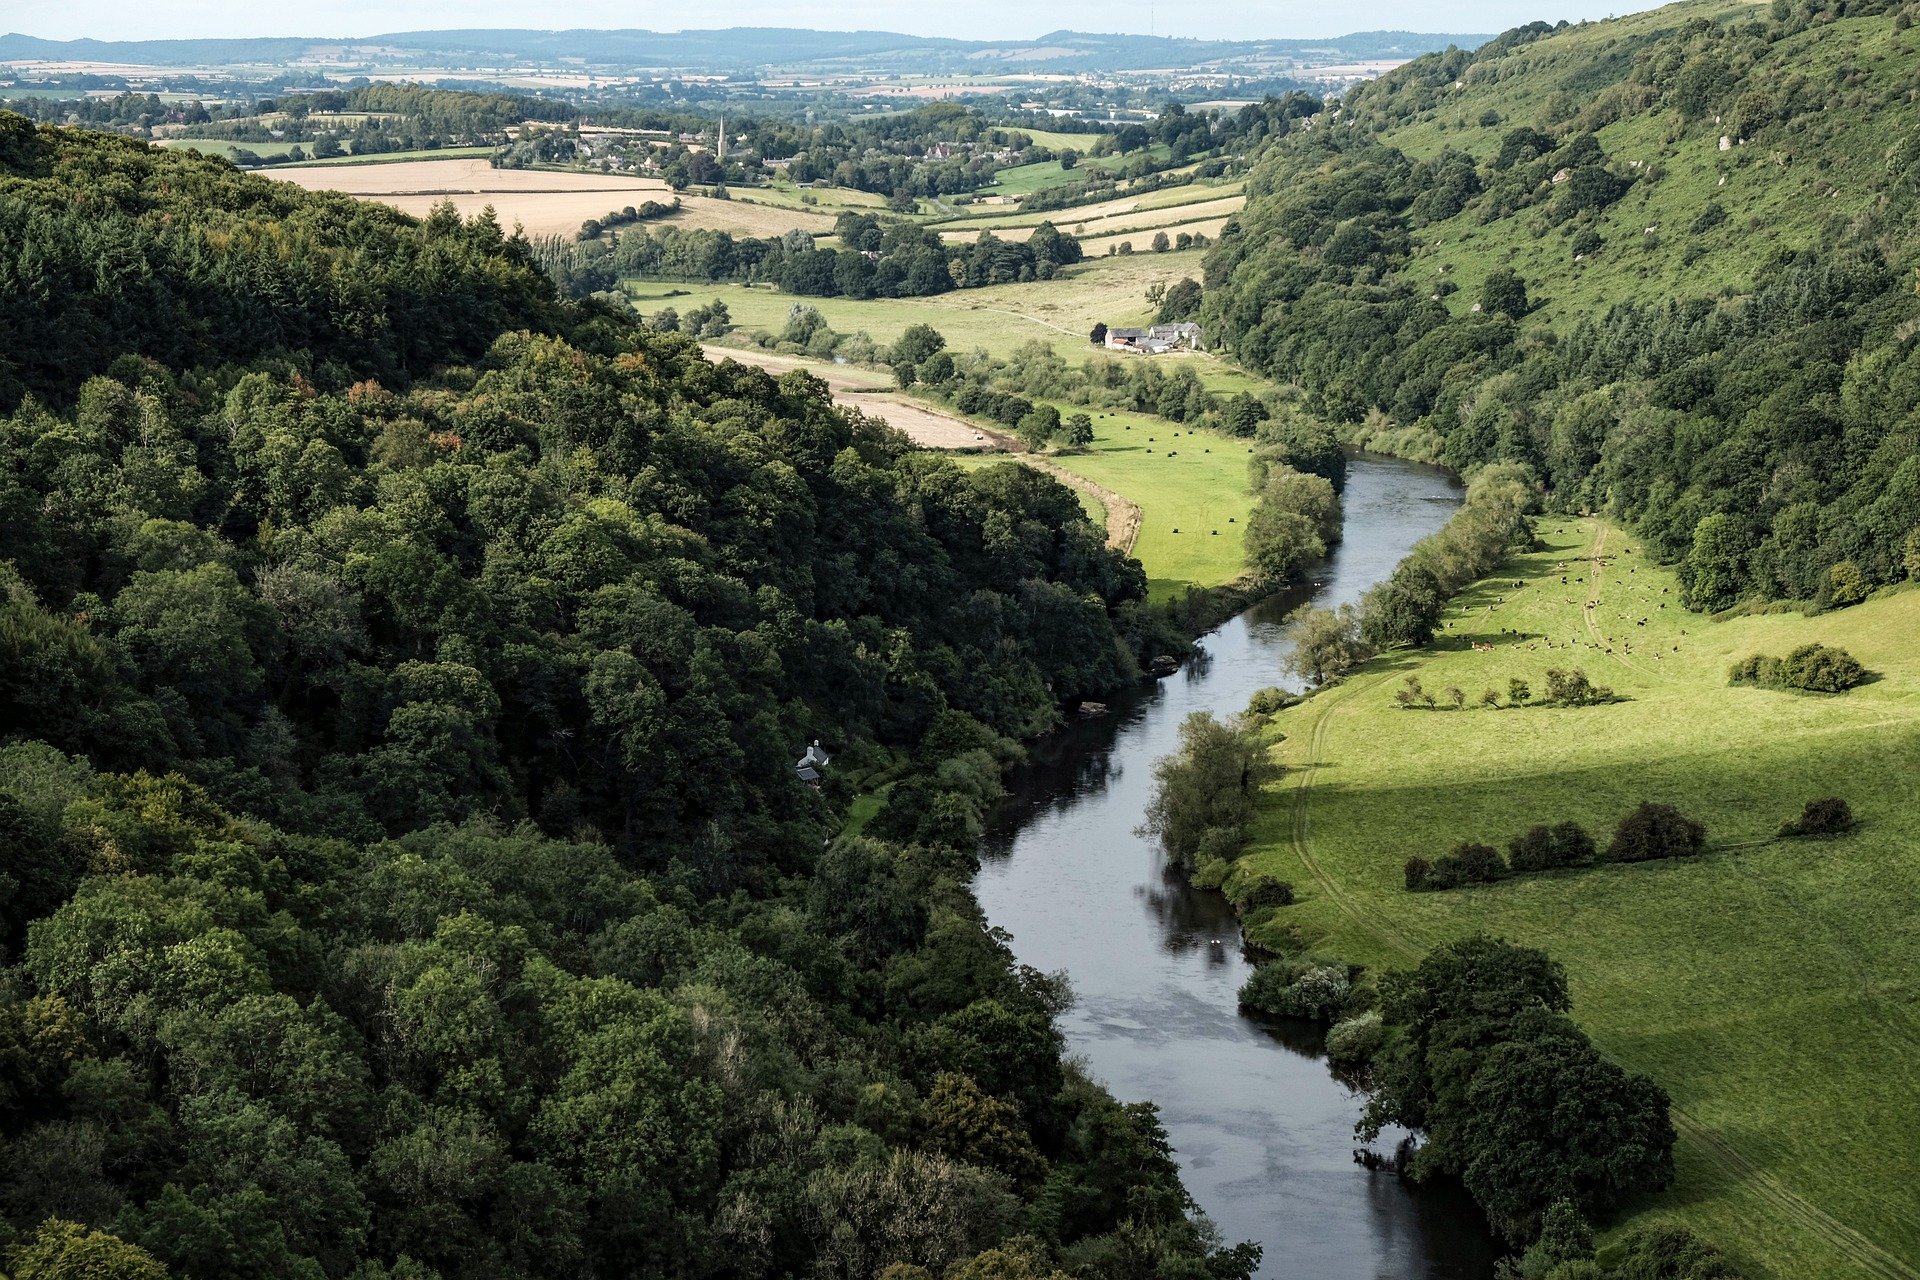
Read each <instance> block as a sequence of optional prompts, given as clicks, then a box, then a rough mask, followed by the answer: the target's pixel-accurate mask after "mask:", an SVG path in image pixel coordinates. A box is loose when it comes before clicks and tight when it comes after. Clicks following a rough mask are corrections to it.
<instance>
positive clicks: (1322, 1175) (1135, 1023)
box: [974, 456, 1497, 1280]
mask: <svg viewBox="0 0 1920 1280" xmlns="http://www.w3.org/2000/svg"><path fill="white" fill-rule="evenodd" d="M1460 496H1461V492H1460V487H1459V485H1458V484H1457V483H1456V482H1455V481H1453V480H1452V479H1451V478H1450V477H1449V476H1447V475H1446V474H1445V473H1443V472H1440V471H1437V470H1434V469H1432V468H1427V467H1420V466H1416V465H1414V464H1411V463H1405V462H1399V461H1396V460H1393V459H1387V458H1378V457H1371V456H1360V457H1356V458H1354V459H1353V460H1352V464H1351V469H1350V471H1349V472H1348V478H1347V489H1346V495H1345V501H1346V527H1345V540H1344V541H1343V542H1342V543H1341V545H1340V546H1339V547H1338V548H1337V550H1336V552H1335V554H1334V555H1333V557H1332V558H1331V560H1329V562H1328V563H1327V564H1326V565H1325V566H1323V567H1322V569H1321V570H1320V573H1319V575H1318V581H1316V582H1315V583H1314V584H1313V585H1312V586H1309V587H1305V588H1302V589H1300V590H1299V591H1296V592H1294V593H1291V594H1290V595H1287V596H1283V597H1280V598H1277V599H1274V600H1269V601H1267V602H1265V603H1263V604H1261V605H1258V606H1256V607H1254V608H1253V609H1251V610H1249V611H1247V612H1246V613H1243V614H1241V615H1240V616H1239V617H1237V618H1234V619H1233V620H1231V621H1229V622H1227V623H1226V624H1224V625H1223V626H1221V627H1220V628H1218V629H1217V630H1215V631H1214V632H1213V633H1211V634H1210V635H1208V636H1207V637H1206V638H1205V639H1204V640H1203V641H1202V642H1201V653H1200V655H1199V657H1197V658H1196V659H1195V660H1194V661H1193V662H1191V663H1190V664H1188V665H1187V666H1186V667H1184V668H1183V669H1182V670H1181V671H1180V672H1179V673H1178V674H1176V675H1174V676H1172V677H1171V678H1169V679H1166V680H1162V681H1159V682H1158V683H1156V684H1154V685H1151V686H1147V687H1144V688H1142V689H1141V690H1140V691H1138V692H1133V693H1128V694H1124V695H1121V696H1119V697H1117V698H1115V699H1114V700H1113V702H1111V703H1110V704H1109V713H1108V714H1107V715H1105V716H1103V717H1100V718H1098V719H1093V720H1086V721H1081V722H1079V723H1077V724H1074V725H1073V726H1071V727H1069V728H1067V729H1064V730H1062V731H1061V732H1059V733H1057V734H1054V735H1052V736H1050V737H1049V738H1047V739H1046V740H1044V741H1043V742H1040V743H1038V744H1036V745H1035V747H1034V749H1033V752H1032V760H1031V762H1030V763H1029V764H1027V765H1025V766H1023V767H1021V768H1020V769H1018V770H1016V771H1015V772H1014V774H1013V775H1012V777H1011V778H1010V779H1009V789H1010V792H1011V794H1010V796H1009V798H1008V800H1007V802H1006V803H1005V804H1004V805H1002V806H1001V808H1000V809H999V811H998V812H997V813H996V815H995V817H994V820H993V821H992V823H991V824H990V826H989V829H988V832H987V839H986V845H985V848H984V850H983V856H982V867H981V871H980V874H979V877H978V878H977V879H976V881H975V885H974V888H975V892H976V893H977V894H978V895H979V899H980V903H981V906H982V907H983V908H984V909H985V911H986V914H987V918H988V920H990V921H991V922H992V923H993V924H995V925H998V926H1000V927H1001V928H1004V929H1006V930H1008V931H1009V932H1010V933H1011V934H1012V935H1013V949H1014V952H1015V954H1016V955H1018V956H1019V958H1020V959H1021V961H1023V962H1024V963H1026V964H1030V965H1033V966H1034V967H1035V968H1038V969H1042V970H1045V971H1048V972H1055V971H1059V970H1065V971H1066V972H1067V974H1068V975H1069V976H1070V978H1071V980H1072V984H1073V990H1074V993H1075V996H1076V1000H1075V1004H1074V1007H1073V1009H1072V1010H1071V1011H1069V1012H1068V1013H1067V1014H1066V1015H1065V1017H1064V1018H1063V1019H1062V1025H1063V1029H1064V1031H1065V1033H1066V1037H1067V1042H1068V1046H1069V1049H1070V1051H1071V1052H1072V1053H1074V1054H1077V1055H1079V1056H1080V1057H1082V1058H1084V1059H1085V1060H1086V1061H1087V1062H1088V1064H1089V1065H1090V1067H1091V1069H1092V1072H1093V1074H1094V1075H1095V1076H1097V1077H1098V1078H1099V1079H1101V1080H1102V1081H1104V1082H1105V1083H1106V1085H1107V1086H1108V1087H1109V1088H1110V1089H1111V1090H1112V1091H1113V1093H1114V1094H1115V1095H1116V1096H1118V1097H1119V1098H1120V1099H1121V1100H1123V1101H1135V1100H1138V1099H1151V1100H1152V1101H1154V1102H1155V1103H1157V1104H1159V1106H1160V1109H1161V1119H1162V1121H1163V1122H1164V1123H1165V1125H1166V1127H1167V1132H1168V1134H1169V1136H1170V1137H1171V1138H1172V1140H1173V1144H1174V1147H1175V1151H1176V1155H1177V1157H1178V1159H1179V1162H1180V1168H1181V1173H1182V1176H1183V1177H1184V1178H1185V1180H1186V1185H1187V1188H1188V1189H1189V1190H1190V1191H1191V1192H1192V1194H1193V1196H1194V1198H1195V1199H1196V1200H1197V1201H1198V1202H1199V1204H1200V1207H1201V1208H1202V1209H1203V1210H1205V1211H1206V1213H1207V1214H1208V1216H1209V1217H1211V1218H1212V1219H1213V1221H1214V1222H1215V1223H1216V1224H1218V1226H1219V1227H1220V1229H1221V1233H1222V1236H1223V1237H1224V1239H1225V1240H1226V1241H1227V1242H1229V1243H1231V1242H1233V1241H1236V1240H1256V1241H1258V1242H1260V1243H1261V1244H1262V1245H1263V1246H1264V1247H1265V1258H1264V1260H1263V1263H1262V1266H1261V1270H1260V1274H1261V1275H1262V1276H1268V1277H1290V1278H1291V1277H1299V1278H1301V1280H1306V1278H1308V1277H1312V1278H1314V1280H1384V1278H1388V1277H1391V1278H1393V1280H1399V1278H1401V1277H1421V1276H1433V1277H1450V1278H1451V1277H1463V1278H1474V1280H1478V1278H1481V1277H1486V1276H1490V1275H1491V1274H1492V1271H1493V1263H1494V1259H1495V1258H1496V1256H1497V1253H1496V1251H1495V1249H1494V1246H1493V1244H1492V1242H1491V1240H1490V1239H1489V1237H1488V1236H1487V1233H1486V1230H1485V1227H1484V1223H1483V1220H1482V1219H1481V1218H1480V1215H1479V1213H1478V1211H1477V1210H1476V1209H1475V1208H1474V1206H1473V1205H1472V1203H1471V1202H1470V1201H1469V1200H1468V1199H1467V1198H1466V1196H1465V1194H1464V1192H1461V1191H1459V1190H1458V1189H1457V1188H1450V1189H1438V1188H1416V1187H1413V1186H1410V1185H1408V1184H1405V1183H1403V1182H1401V1181H1400V1180H1399V1179H1397V1178H1395V1177H1394V1176H1393V1175H1391V1174H1387V1173H1369V1172H1367V1171H1366V1170H1365V1169H1363V1168H1361V1167H1360V1166H1358V1165H1356V1164H1354V1163H1353V1158H1352V1152H1353V1148H1354V1141H1353V1123H1354V1121H1355V1119H1356V1118H1358V1116H1359V1113H1360V1109H1361V1105H1362V1099H1361V1098H1360V1097H1359V1096H1358V1095H1356V1094H1355V1093H1354V1092H1352V1091H1351V1090H1349V1089H1348V1088H1346V1087H1345V1086H1343V1085H1342V1084H1340V1083H1339V1082H1338V1081H1337V1080H1335V1079H1334V1077H1333V1076H1332V1075H1331V1074H1330V1073H1329V1071H1328V1070H1327V1066H1326V1063H1325V1061H1324V1059H1323V1056H1322V1053H1321V1046H1320V1036H1319V1034H1318V1033H1317V1032H1316V1031H1315V1030H1314V1029H1313V1028H1312V1027H1310V1026H1307V1025H1305V1024H1298V1023H1286V1022H1283V1021H1280V1020H1273V1021H1270V1022H1265V1023H1262V1022H1256V1021H1254V1020H1252V1019H1250V1018H1248V1017H1246V1016H1243V1015H1242V1014H1241V1013H1240V1012H1239V1008H1238V1003H1237V1001H1236V999H1235V993H1236V992H1238V990H1239V988H1240V984H1241V983H1242V982H1244V981H1245V980H1246V978H1247V975H1248V974H1249V973H1250V972H1251V966H1250V965H1249V964H1248V962H1247V961H1246V959H1245V958H1244V957H1243V956H1242V954H1241V948H1240V938H1239V927H1238V925H1237V923H1236V922H1235V919H1234V915H1233V910H1232V908H1231V907H1230V906H1229V905H1228V904H1227V902H1226V900H1225V899H1224V898H1222V897H1221V896H1220V895H1219V894H1217V893H1212V892H1199V891H1195V890H1193V889H1192V888H1190V887H1188V886H1187V885H1186V884H1185V883H1184V881H1183V879H1182V878H1180V877H1177V876H1170V875H1168V874H1167V869H1166V860H1165V858H1164V856H1163V855H1162V854H1161V852H1160V850H1159V848H1158V847H1157V845H1156V844H1155V843H1154V842H1153V841H1151V840H1148V839H1146V838H1143V837H1141V836H1139V835H1136V834H1135V828H1136V827H1138V826H1139V824H1140V820H1141V817H1142V815H1143V814H1144V813H1145V811H1146V805H1147V800H1148V796H1149V792H1150V789H1151V786H1152V781H1153V765H1154V762H1155V761H1156V760H1158V759H1160V758H1161V757H1162V756H1164V755H1167V754H1169V753H1170V752H1171V751H1172V750H1173V749H1174V745H1175V740H1176V734H1177V731H1178V728H1179V725H1180V722H1181V720H1183V719H1184V718H1185V717H1186V716H1187V715H1188V714H1190V713H1191V712H1195V711H1211V712H1213V713H1214V714H1215V715H1219V716H1228V715H1233V714H1236V713H1238V712H1240V711H1242V710H1244V709H1245V707H1246V705H1247V700H1248V698H1250V697H1251V696H1252V695H1253V693H1254V691H1255V690H1258V689H1261V688H1264V687H1267V686H1269V685H1276V684H1286V683H1288V681H1287V680H1286V678H1285V677H1284V676H1283V675H1282V673H1281V667H1280V663H1281V660H1282V658H1283V657H1284V656H1285V655H1286V652H1287V648H1288V642H1287V638H1286V635H1285V633H1284V628H1283V627H1282V626H1281V620H1282V619H1283V618H1284V617H1285V616H1286V614H1287V613H1288V612H1290V611H1291V610H1292V609H1294V608H1295V607H1297V606H1298V605H1299V604H1300V603H1301V602H1302V601H1304V600H1312V601H1313V602H1315V603H1318V604H1339V603H1342V602H1347V601H1354V600H1357V599H1358V598H1359V597H1360V594H1361V593H1362V592H1363V591H1365V590H1366V589H1367V588H1368V587H1370V586H1372V585H1373V584H1375V583H1376V582H1379V581H1381V580H1382V579H1384V578H1385V577H1386V576H1387V575H1388V574H1390V573H1391V572H1392V571H1393V568H1394V566H1395V565H1396V564H1398V563H1399V562H1400V560H1401V559H1402V558H1403V557H1404V556H1405V555H1406V553H1407V551H1408V549H1409V548H1410V547H1412V546H1413V544H1414V543H1415V542H1417V541H1419V540H1420V539H1421V538H1423V537H1425V536H1426V535H1427V534H1429V533H1432V532H1433V531H1434V530H1435V529H1438V528H1439V527H1440V526H1441V524H1443V523H1444V522H1445V521H1446V519H1447V517H1448V516H1449V515H1451V514H1452V512H1453V511H1454V509H1455V508H1456V507H1457V506H1458V505H1459V502H1460ZM1214 939H1219V940H1220V941H1221V943H1222V944H1223V945H1221V946H1219V947H1215V946H1212V945H1210V944H1211V942H1212V940H1214ZM1383 1141H1384V1139H1383Z"/></svg>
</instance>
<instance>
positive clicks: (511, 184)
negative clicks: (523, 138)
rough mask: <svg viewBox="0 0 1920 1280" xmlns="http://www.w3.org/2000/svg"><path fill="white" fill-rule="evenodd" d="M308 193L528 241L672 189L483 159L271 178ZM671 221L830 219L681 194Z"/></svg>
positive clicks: (767, 223) (281, 172) (815, 224)
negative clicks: (465, 220)
mask: <svg viewBox="0 0 1920 1280" xmlns="http://www.w3.org/2000/svg"><path fill="white" fill-rule="evenodd" d="M270 176H271V177H274V178H278V179H280V180H281V181H283V182H293V183H297V184H298V185H300V186H302V187H305V188H307V189H308V190H309V191H338V192H342V193H343V194H346V195H350V196H354V197H356V198H357V199H361V200H375V201H378V202H379V203H381V204H385V205H391V206H393V207H394V208H396V209H398V210H400V211H401V212H402V213H410V214H412V215H414V216H415V217H419V218H423V217H425V216H426V215H427V214H429V213H431V212H432V211H433V208H434V206H436V205H438V204H439V203H441V202H442V201H444V200H451V201H452V202H453V205H454V207H455V208H456V209H458V210H460V212H461V214H462V215H464V216H466V217H472V216H474V215H475V214H478V213H479V212H480V211H481V210H483V209H486V208H488V207H491V208H492V209H493V212H494V216H495V217H497V218H498V219H499V220H500V223H501V225H502V226H506V227H512V226H514V225H516V224H517V225H519V226H520V227H521V228H522V229H523V230H525V231H526V233H527V234H528V235H530V236H547V235H571V234H573V233H574V232H576V231H578V230H579V229H580V224H581V223H583V222H585V221H586V220H587V219H589V218H598V217H600V216H601V215H602V214H605V213H608V212H611V211H613V210H615V209H619V208H621V207H623V206H625V205H630V204H634V205H637V204H640V203H642V202H643V201H647V200H657V201H659V202H661V203H663V204H664V203H666V202H668V201H670V200H672V199H673V191H672V189H671V188H670V187H668V186H667V184H666V183H664V182H661V181H659V180H658V179H654V178H635V177H627V176H622V175H618V174H602V173H565V172H557V171H554V170H550V169H495V168H493V167H492V166H490V165H489V164H488V163H487V162H486V160H484V159H480V158H468V159H458V160H414V161H405V162H402V163H398V164H380V165H366V166H359V165H314V166H286V167H283V168H278V169H275V170H273V171H272V172H271V174H270ZM669 221H671V223H672V224H673V225H675V226H681V227H707V228H713V229H715V230H724V231H733V232H737V233H740V234H743V235H756V236H766V235H779V234H780V233H782V232H785V231H790V230H792V229H793V228H795V227H804V228H805V229H807V230H809V231H827V230H831V229H832V226H833V219H832V218H830V217H828V216H826V215H823V214H817V213H805V212H800V211H797V210H789V209H777V208H771V207H768V206H766V205H760V204H752V203H749V202H747V201H745V200H715V199H712V198H711V197H707V196H684V195H683V196H682V197H681V201H680V212H679V213H678V214H676V215H674V216H673V218H671V219H670V220H669Z"/></svg>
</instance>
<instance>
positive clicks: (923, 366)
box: [914, 351, 954, 387]
mask: <svg viewBox="0 0 1920 1280" xmlns="http://www.w3.org/2000/svg"><path fill="white" fill-rule="evenodd" d="M914 371H915V373H917V374H918V375H919V378H920V381H922V382H925V383H930V384H932V385H933V386H936V387H937V386H939V385H940V384H941V383H944V382H951V381H953V374H954V365H953V356H952V355H951V354H949V353H948V352H945V351H936V352H934V353H933V354H932V355H930V356H928V357H927V358H926V359H925V360H922V361H921V362H920V363H919V365H918V366H916V367H915V370H914Z"/></svg>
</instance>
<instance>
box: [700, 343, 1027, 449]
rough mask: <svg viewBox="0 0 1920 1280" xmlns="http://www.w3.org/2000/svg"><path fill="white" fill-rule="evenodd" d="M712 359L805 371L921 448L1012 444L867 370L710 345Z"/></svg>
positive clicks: (849, 404)
mask: <svg viewBox="0 0 1920 1280" xmlns="http://www.w3.org/2000/svg"><path fill="white" fill-rule="evenodd" d="M702 350H703V351H705V352H706V355H707V358H708V359H709V360H714V361H719V360H737V361H739V362H740V363H741V364H750V365H753V366H755V367H756V368H760V369H765V370H766V371H767V372H768V373H770V374H772V375H773V376H774V377H776V378H777V377H779V376H780V375H781V374H783V373H791V372H792V371H793V370H795V369H805V370H806V371H807V372H808V373H811V374H812V375H813V376H814V377H816V378H819V379H820V380H821V381H823V382H825V383H826V384H827V387H828V389H829V390H831V391H832V392H833V399H834V402H835V403H836V404H841V405H845V406H846V407H848V408H851V409H858V410H860V412H862V413H864V414H866V415H867V416H868V417H871V418H880V419H882V420H884V421H885V422H886V423H887V425H888V426H890V427H892V428H893V429H894V430H896V431H899V432H901V433H903V434H904V435H906V437H907V438H908V439H910V440H912V441H913V442H914V443H915V444H917V445H921V446H923V447H925V448H928V449H1004V448H1007V447H1009V442H1008V441H1007V440H1006V439H1005V438H1003V437H1001V436H1000V435H998V434H997V433H994V432H990V431H987V430H985V429H983V428H981V427H977V426H975V425H974V424H973V423H971V422H968V421H966V420H964V419H962V418H957V417H954V416H953V415H952V414H948V413H943V412H941V411H940V410H939V409H936V408H934V407H933V406H931V405H925V404H921V403H920V402H918V401H916V400H913V399H911V398H909V397H908V396H907V395H905V394H904V393H902V392H900V391H898V390H896V389H894V386H893V383H892V380H891V379H889V378H887V377H886V376H885V375H882V374H877V373H872V372H869V371H868V370H865V369H853V368H848V367H845V366H840V365H830V364H821V363H820V362H818V361H815V360H802V359H800V358H799V357H797V356H783V355H776V354H774V353H773V352H771V351H754V350H749V349H742V348H739V347H722V346H711V345H709V346H705V347H703V348H702Z"/></svg>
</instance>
